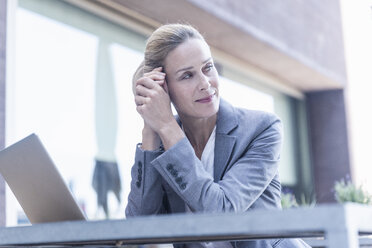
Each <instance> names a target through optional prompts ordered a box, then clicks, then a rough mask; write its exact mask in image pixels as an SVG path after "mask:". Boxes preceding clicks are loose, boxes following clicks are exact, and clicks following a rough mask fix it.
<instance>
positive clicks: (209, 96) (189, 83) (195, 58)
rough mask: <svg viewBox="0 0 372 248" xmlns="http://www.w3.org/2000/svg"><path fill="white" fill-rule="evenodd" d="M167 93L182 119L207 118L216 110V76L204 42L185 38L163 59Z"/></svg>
mask: <svg viewBox="0 0 372 248" xmlns="http://www.w3.org/2000/svg"><path fill="white" fill-rule="evenodd" d="M164 64H165V73H166V79H167V85H168V92H169V96H170V99H171V101H172V102H173V104H174V106H175V108H176V110H177V112H178V114H179V115H180V116H182V117H191V118H208V117H211V116H213V115H214V114H216V113H217V111H218V107H219V100H220V98H219V92H218V73H217V71H216V68H215V67H214V64H213V59H212V57H211V52H210V49H209V46H208V45H207V43H206V42H205V41H203V40H200V39H189V40H188V41H186V42H184V43H182V44H181V45H179V46H178V47H176V48H175V49H174V50H173V51H171V52H170V53H169V54H168V56H167V57H166V58H165V63H164Z"/></svg>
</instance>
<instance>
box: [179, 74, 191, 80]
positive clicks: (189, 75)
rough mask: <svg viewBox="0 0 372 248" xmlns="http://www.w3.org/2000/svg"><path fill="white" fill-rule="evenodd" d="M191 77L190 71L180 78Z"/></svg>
mask: <svg viewBox="0 0 372 248" xmlns="http://www.w3.org/2000/svg"><path fill="white" fill-rule="evenodd" d="M191 77H192V74H191V73H185V74H183V75H182V77H181V79H189V78H191Z"/></svg>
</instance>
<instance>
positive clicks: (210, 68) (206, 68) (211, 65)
mask: <svg viewBox="0 0 372 248" xmlns="http://www.w3.org/2000/svg"><path fill="white" fill-rule="evenodd" d="M212 68H213V64H207V65H206V66H205V67H204V71H207V72H208V71H210V70H212Z"/></svg>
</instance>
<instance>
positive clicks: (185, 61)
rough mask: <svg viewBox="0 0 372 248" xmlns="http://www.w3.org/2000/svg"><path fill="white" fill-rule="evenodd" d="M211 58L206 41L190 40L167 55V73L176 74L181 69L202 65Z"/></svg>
mask: <svg viewBox="0 0 372 248" xmlns="http://www.w3.org/2000/svg"><path fill="white" fill-rule="evenodd" d="M210 57H211V52H210V48H209V46H208V44H207V43H206V42H205V41H204V40H201V39H190V40H187V41H185V42H184V43H182V44H180V45H179V46H177V47H176V48H175V49H174V50H173V51H171V52H170V53H169V54H168V55H167V57H166V58H165V66H166V68H167V71H168V70H171V71H174V72H175V71H177V70H179V69H181V68H186V67H194V66H198V65H201V64H203V63H205V61H206V60H208V59H209V58H210Z"/></svg>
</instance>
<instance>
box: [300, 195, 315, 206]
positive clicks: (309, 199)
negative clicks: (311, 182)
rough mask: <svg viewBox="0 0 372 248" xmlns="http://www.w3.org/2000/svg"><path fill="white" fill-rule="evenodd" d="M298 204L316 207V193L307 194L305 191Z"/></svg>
mask: <svg viewBox="0 0 372 248" xmlns="http://www.w3.org/2000/svg"><path fill="white" fill-rule="evenodd" d="M298 205H299V206H301V207H315V205H316V198H315V194H311V195H307V196H306V195H305V194H304V193H302V194H301V196H300V200H299V203H298Z"/></svg>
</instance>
